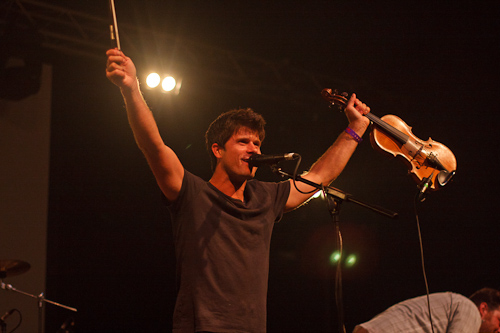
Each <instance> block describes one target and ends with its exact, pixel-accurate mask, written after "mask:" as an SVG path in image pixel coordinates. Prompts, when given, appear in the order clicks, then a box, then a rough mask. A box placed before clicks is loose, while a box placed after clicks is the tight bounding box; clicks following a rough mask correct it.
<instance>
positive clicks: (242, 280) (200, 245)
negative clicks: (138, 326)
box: [170, 171, 290, 332]
mask: <svg viewBox="0 0 500 333" xmlns="http://www.w3.org/2000/svg"><path fill="white" fill-rule="evenodd" d="M289 193H290V185H289V182H281V183H266V182H261V181H258V180H250V181H248V182H247V185H246V188H245V193H244V198H245V200H244V202H242V201H240V200H236V199H233V198H231V197H229V196H227V195H225V194H223V193H222V192H220V191H219V190H218V189H217V188H215V187H214V186H213V185H212V184H210V183H209V182H206V181H204V180H202V179H201V178H199V177H197V176H194V175H193V174H191V173H190V172H188V171H185V174H184V179H183V183H182V188H181V191H180V194H179V197H178V199H177V200H176V201H175V202H173V203H172V204H171V206H170V211H171V213H172V224H173V235H174V242H175V251H176V257H177V272H176V274H177V291H178V294H177V302H176V305H175V311H174V325H173V329H174V332H195V331H212V332H265V331H266V302H267V300H266V298H267V285H268V273H269V247H270V242H271V232H272V229H273V225H274V223H275V222H277V221H279V220H280V219H281V217H282V214H283V209H284V207H285V204H286V201H287V199H288V195H289Z"/></svg>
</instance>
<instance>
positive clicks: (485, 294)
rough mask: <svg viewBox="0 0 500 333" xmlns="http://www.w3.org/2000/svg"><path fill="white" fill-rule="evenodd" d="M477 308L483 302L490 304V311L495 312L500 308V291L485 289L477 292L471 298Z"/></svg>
mask: <svg viewBox="0 0 500 333" xmlns="http://www.w3.org/2000/svg"><path fill="white" fill-rule="evenodd" d="M469 298H470V299H471V300H472V301H473V302H474V303H475V304H476V306H477V307H479V305H480V304H481V303H483V302H485V303H486V304H488V308H489V310H495V309H498V308H499V307H500V291H498V290H496V289H492V288H483V289H480V290H478V291H476V292H475V293H474V294H472V295H471V296H470V297H469Z"/></svg>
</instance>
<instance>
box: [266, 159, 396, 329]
mask: <svg viewBox="0 0 500 333" xmlns="http://www.w3.org/2000/svg"><path fill="white" fill-rule="evenodd" d="M271 169H272V170H273V172H275V173H276V174H278V175H280V176H286V177H288V178H291V179H293V180H294V181H300V182H302V183H304V184H307V185H310V186H312V187H314V188H316V189H318V190H321V191H323V193H325V195H326V200H327V204H328V211H329V212H330V215H331V217H332V220H333V223H334V225H335V233H336V239H337V248H338V251H339V253H340V257H341V258H340V259H339V260H338V261H337V267H336V274H335V301H336V305H337V318H338V332H339V333H345V331H346V330H345V325H344V307H343V300H342V269H341V259H342V248H343V246H342V235H341V233H340V207H341V204H342V203H343V202H344V201H347V202H352V203H355V204H357V205H360V206H362V207H364V208H368V209H370V210H372V211H374V212H376V213H379V214H382V215H384V216H387V217H390V218H396V217H397V216H398V214H397V213H395V212H392V211H390V210H388V209H385V208H382V207H379V206H375V205H371V204H367V203H365V202H362V201H360V200H357V199H355V198H354V197H353V196H352V195H351V194H348V193H345V192H343V191H341V190H339V189H336V188H334V187H331V186H328V187H323V186H322V185H321V184H317V183H314V182H311V181H309V180H307V179H305V178H302V177H301V176H295V177H294V176H293V175H291V174H289V173H286V172H284V171H282V170H281V169H280V168H278V166H277V165H272V166H271Z"/></svg>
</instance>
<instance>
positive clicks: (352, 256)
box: [345, 254, 358, 267]
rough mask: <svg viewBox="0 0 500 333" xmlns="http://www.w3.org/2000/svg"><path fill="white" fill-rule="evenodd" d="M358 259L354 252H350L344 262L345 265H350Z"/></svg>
mask: <svg viewBox="0 0 500 333" xmlns="http://www.w3.org/2000/svg"><path fill="white" fill-rule="evenodd" d="M357 261H358V258H357V257H356V255H355V254H350V255H349V256H348V257H347V258H346V260H345V264H346V266H347V267H352V266H354V265H355V264H356V262H357Z"/></svg>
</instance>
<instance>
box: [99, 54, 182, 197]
mask: <svg viewBox="0 0 500 333" xmlns="http://www.w3.org/2000/svg"><path fill="white" fill-rule="evenodd" d="M106 55H107V56H108V61H107V65H106V77H107V78H108V79H109V80H110V81H111V82H113V83H114V84H115V85H116V86H118V87H119V88H120V91H121V93H122V96H123V99H124V101H125V106H126V108H127V116H128V121H129V123H130V127H131V128H132V132H133V133H134V137H135V141H136V142H137V145H138V146H139V148H140V149H141V151H142V152H143V154H144V156H145V157H146V159H147V161H148V163H149V166H150V168H151V170H152V171H153V174H154V176H155V178H156V181H157V183H158V185H159V187H160V189H161V190H162V192H163V193H164V194H165V197H166V198H167V200H169V201H173V200H175V199H176V198H177V196H178V194H179V191H180V189H181V185H182V179H183V177H184V168H183V166H182V164H181V162H180V161H179V158H178V157H177V155H176V154H175V153H174V151H173V150H172V149H171V148H170V147H168V146H166V145H165V144H164V143H163V140H162V138H161V136H160V132H159V130H158V126H157V124H156V121H155V119H154V117H153V114H152V112H151V110H150V109H149V107H148V105H147V104H146V101H145V100H144V98H143V96H142V93H141V90H140V87H139V82H138V80H137V76H136V68H135V65H134V63H133V62H132V60H131V59H130V58H129V57H127V56H125V55H124V54H123V52H121V51H119V50H117V49H111V50H108V51H107V52H106Z"/></svg>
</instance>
